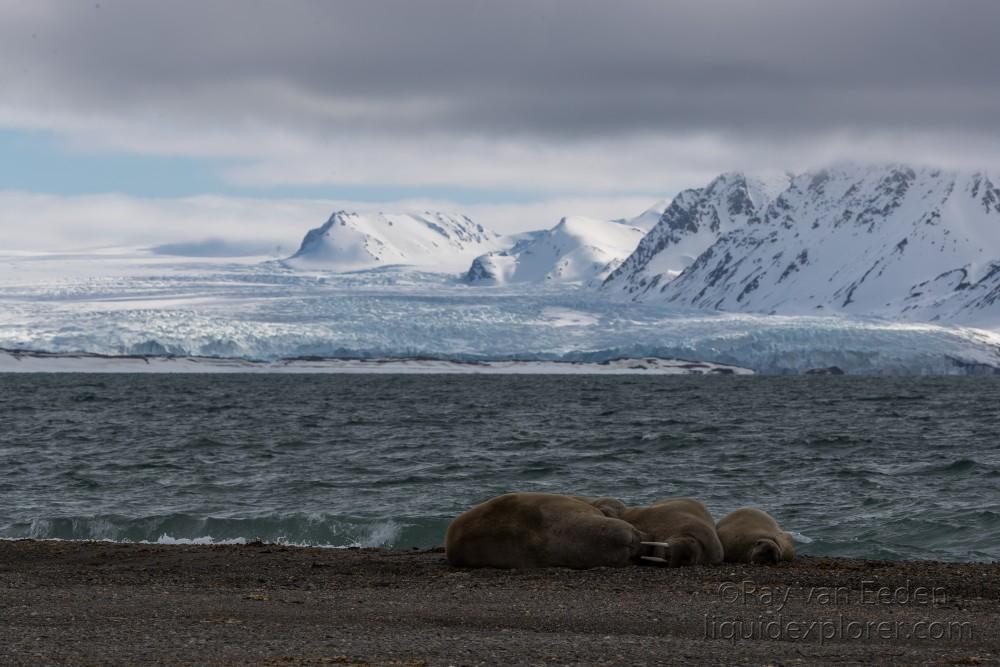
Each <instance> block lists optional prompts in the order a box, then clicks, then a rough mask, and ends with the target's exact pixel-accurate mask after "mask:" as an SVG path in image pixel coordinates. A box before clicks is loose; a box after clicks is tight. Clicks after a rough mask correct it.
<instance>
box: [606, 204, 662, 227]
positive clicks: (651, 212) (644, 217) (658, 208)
mask: <svg viewBox="0 0 1000 667" xmlns="http://www.w3.org/2000/svg"><path fill="white" fill-rule="evenodd" d="M669 205H670V202H668V201H667V200H666V199H661V200H660V201H658V202H656V203H655V204H653V205H652V206H650V207H649V208H647V209H646V210H645V211H643V212H642V213H640V214H639V215H637V216H635V217H634V218H621V219H619V220H615V222H619V223H621V224H623V225H628V226H630V227H638V228H639V229H641V230H643V231H644V232H648V231H649V230H650V229H652V228H653V227H655V226H656V223H658V222H659V221H660V218H662V217H663V212H664V211H666V210H667V207H668V206H669Z"/></svg>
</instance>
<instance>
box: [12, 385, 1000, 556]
mask: <svg viewBox="0 0 1000 667" xmlns="http://www.w3.org/2000/svg"><path fill="white" fill-rule="evenodd" d="M509 491H547V492H557V493H574V494H588V495H611V496H615V497H618V498H620V499H622V500H623V501H624V502H626V503H627V504H644V503H648V502H651V501H654V500H658V499H662V498H667V497H671V496H692V497H695V498H698V499H699V500H701V501H703V502H704V503H705V504H706V505H707V506H708V507H709V509H710V510H711V511H712V512H713V513H714V515H715V516H716V518H720V517H721V516H723V515H724V514H725V513H727V512H729V511H731V510H734V509H736V508H739V507H744V506H755V507H760V508H762V509H764V510H766V511H767V512H769V513H771V514H772V515H773V516H775V517H776V518H777V519H778V521H779V522H780V523H781V525H782V527H783V528H785V529H786V530H788V531H790V532H792V533H793V535H794V536H795V537H796V540H797V549H798V551H799V553H803V554H814V555H830V556H844V557H859V558H873V559H936V560H947V561H994V560H998V559H1000V378H985V377H984V378H971V377H965V378H945V377H937V378H914V377H903V378H871V377H868V378H866V377H851V376H815V377H802V376H797V377H789V376H752V377H688V376H680V377H678V376H570V377H567V376H546V375H520V376H495V375H474V376H455V375H298V376H284V375H185V374H165V375H87V374H16V375H15V374H8V375H0V538H5V539H18V538H41V539H61V540H110V541H114V542H153V543H241V542H249V541H253V540H263V541H265V542H278V543H286V544H295V545H313V546H324V547H350V546H371V547H376V546H377V547H391V548H401V549H409V548H413V547H419V548H429V547H436V546H440V545H441V544H442V543H443V540H444V534H445V530H446V528H447V526H448V523H449V521H450V520H451V519H452V518H454V517H455V516H456V515H457V514H459V513H460V512H462V511H463V510H465V509H467V508H469V507H471V506H473V505H474V504H476V503H479V502H481V501H484V500H486V499H488V498H490V497H492V496H495V495H498V494H502V493H505V492H509Z"/></svg>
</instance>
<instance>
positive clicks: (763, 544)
mask: <svg viewBox="0 0 1000 667" xmlns="http://www.w3.org/2000/svg"><path fill="white" fill-rule="evenodd" d="M779 561H781V547H780V546H778V543H777V542H775V541H774V540H768V539H764V540H757V541H756V542H754V544H753V547H752V548H751V549H750V562H751V563H761V564H765V565H773V564H775V563H778V562H779Z"/></svg>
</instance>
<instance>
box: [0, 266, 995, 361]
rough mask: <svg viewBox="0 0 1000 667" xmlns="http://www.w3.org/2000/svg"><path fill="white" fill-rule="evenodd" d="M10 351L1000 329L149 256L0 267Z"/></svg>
mask: <svg viewBox="0 0 1000 667" xmlns="http://www.w3.org/2000/svg"><path fill="white" fill-rule="evenodd" d="M38 267H42V268H38ZM112 269H113V270H112ZM44 274H49V276H48V277H44ZM0 347H5V348H31V349H40V350H52V351H86V352H95V353H103V354H123V353H132V354H164V353H166V354H175V355H206V356H223V357H242V358H250V359H264V360H268V359H277V358H281V357H296V356H358V357H368V356H397V357H398V356H428V357H436V358H450V359H485V358H489V359H511V358H516V359H541V360H545V359H564V360H579V361H599V360H603V359H611V358H619V357H646V356H658V357H668V358H680V359H692V360H701V361H710V362H717V363H724V364H732V365H736V366H743V367H748V368H752V369H754V370H757V371H761V372H767V373H784V372H803V371H805V370H808V369H811V368H816V367H826V366H839V367H841V368H843V369H844V370H845V371H847V372H851V373H877V374H882V373H885V374H891V373H956V374H957V373H966V372H979V371H982V372H988V371H991V370H992V369H994V368H998V367H1000V336H997V335H995V334H991V333H989V332H986V331H982V330H976V329H968V328H960V327H953V326H945V325H933V324H919V323H905V322H903V323H894V322H888V321H884V320H878V319H866V318H858V317H849V316H836V315H808V316H767V315H758V314H747V313H732V312H730V313H726V312H699V311H697V310H693V309H690V308H683V307H678V306H676V305H664V304H661V303H655V302H654V303H635V302H629V301H623V300H616V299H612V298H609V297H608V296H607V295H604V294H603V293H601V292H598V291H596V290H593V289H587V288H585V287H581V286H572V285H563V284H556V285H542V286H526V285H516V286H498V287H471V286H469V285H467V284H465V283H464V282H463V281H462V280H460V279H458V278H456V277H452V276H447V275H443V274H436V273H421V272H419V271H415V270H403V269H398V268H384V269H380V270H373V271H365V272H358V273H348V274H339V275H338V274H312V273H302V272H298V271H294V270H291V269H289V268H287V267H284V266H282V265H281V264H280V263H277V262H272V263H251V262H247V263H244V264H239V263H227V264H211V263H208V262H204V261H200V262H187V263H175V264H170V263H167V262H165V261H164V260H162V259H161V258H151V257H149V256H142V255H136V256H134V257H120V258H112V257H108V256H99V257H85V258H81V259H79V260H75V259H73V258H72V257H66V256H63V257H60V258H58V261H54V260H52V259H46V258H35V259H30V260H29V259H25V258H0Z"/></svg>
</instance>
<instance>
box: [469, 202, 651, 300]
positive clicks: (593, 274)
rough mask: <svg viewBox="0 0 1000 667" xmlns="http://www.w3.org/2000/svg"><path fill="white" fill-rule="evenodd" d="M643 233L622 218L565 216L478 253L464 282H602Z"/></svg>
mask: <svg viewBox="0 0 1000 667" xmlns="http://www.w3.org/2000/svg"><path fill="white" fill-rule="evenodd" d="M639 217H642V216H639ZM644 235H645V231H644V230H643V229H641V228H639V227H635V226H632V225H629V224H626V223H624V222H610V221H605V220H597V219H594V218H586V217H583V216H572V217H566V218H563V219H562V220H560V221H559V224H557V225H556V226H555V227H553V228H552V229H548V230H545V231H541V232H532V233H530V234H527V235H525V237H524V238H522V239H520V240H518V241H517V243H515V244H514V245H513V246H512V247H511V248H509V249H506V250H499V251H493V252H490V253H487V254H485V255H481V256H479V257H477V258H476V259H475V260H474V261H473V262H472V266H471V267H470V268H469V271H468V272H467V273H466V280H467V281H468V282H469V283H470V284H473V285H480V284H488V285H507V284H511V283H546V282H561V283H592V282H594V281H597V282H600V281H603V280H604V278H605V277H606V276H607V275H608V273H610V272H611V271H612V269H614V268H615V267H616V266H618V265H619V264H620V263H621V261H622V260H623V259H625V258H626V257H628V256H629V255H630V254H631V253H632V251H633V250H635V247H636V245H638V243H639V241H640V240H641V239H642V237H643V236H644Z"/></svg>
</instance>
